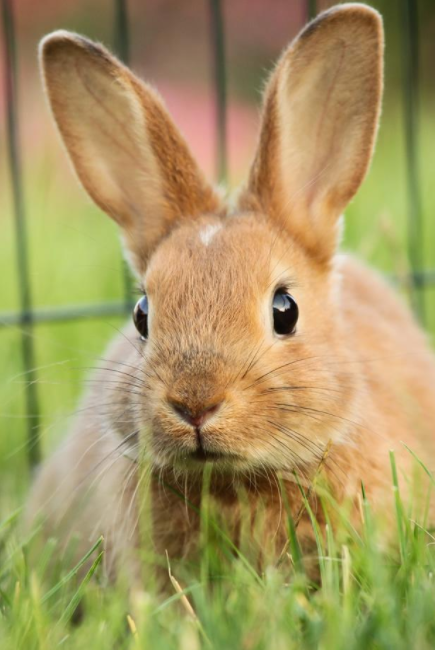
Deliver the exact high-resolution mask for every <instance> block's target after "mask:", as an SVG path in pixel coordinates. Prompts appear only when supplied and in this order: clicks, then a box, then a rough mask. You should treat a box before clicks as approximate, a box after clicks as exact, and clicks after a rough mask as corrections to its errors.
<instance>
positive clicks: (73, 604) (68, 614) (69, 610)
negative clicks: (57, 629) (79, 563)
mask: <svg viewBox="0 0 435 650" xmlns="http://www.w3.org/2000/svg"><path fill="white" fill-rule="evenodd" d="M103 555H104V551H101V552H100V553H99V554H98V555H97V557H96V558H95V560H94V562H93V563H92V566H91V568H90V569H89V571H88V572H87V574H86V575H85V577H84V578H83V580H82V581H81V583H80V585H79V588H78V589H77V591H76V592H75V594H74V596H73V597H72V598H71V600H70V601H69V603H68V605H67V606H66V608H65V610H64V612H63V614H62V616H61V617H60V620H59V624H65V623H68V621H69V620H70V619H71V618H72V616H73V614H74V612H75V611H76V609H77V607H78V606H79V604H80V601H81V599H82V598H83V594H84V593H85V589H86V587H87V585H88V583H89V581H90V580H91V578H92V576H93V575H94V573H95V571H96V570H97V568H98V566H99V565H100V563H101V560H102V559H103Z"/></svg>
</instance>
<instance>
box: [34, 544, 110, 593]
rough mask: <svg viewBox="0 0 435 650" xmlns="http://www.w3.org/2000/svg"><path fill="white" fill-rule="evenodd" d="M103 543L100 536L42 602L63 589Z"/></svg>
mask: <svg viewBox="0 0 435 650" xmlns="http://www.w3.org/2000/svg"><path fill="white" fill-rule="evenodd" d="M102 543H103V538H102V537H100V538H99V539H98V540H97V541H96V542H95V544H94V545H93V547H92V548H91V549H90V550H89V551H88V552H87V553H86V555H84V556H83V557H82V559H81V560H80V562H79V563H78V564H76V565H75V567H74V568H73V569H71V571H69V572H68V573H67V574H66V576H64V577H63V578H62V579H61V580H59V582H58V583H57V584H56V585H55V586H54V587H53V588H52V589H50V590H49V591H47V593H46V594H44V596H43V597H42V599H41V602H42V603H45V602H46V601H47V600H49V599H50V598H51V597H52V596H54V594H57V592H58V591H59V589H62V587H63V586H64V585H66V584H67V583H68V582H69V581H70V580H71V579H72V578H74V576H76V575H77V573H78V572H79V571H80V569H81V568H82V566H83V565H84V564H85V563H86V562H87V560H88V559H89V558H90V557H91V555H92V553H94V552H95V551H96V550H97V548H98V547H99V546H101V544H102Z"/></svg>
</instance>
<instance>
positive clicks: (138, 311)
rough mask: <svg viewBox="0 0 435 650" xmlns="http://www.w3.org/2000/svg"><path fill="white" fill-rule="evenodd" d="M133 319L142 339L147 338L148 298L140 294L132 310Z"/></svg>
mask: <svg viewBox="0 0 435 650" xmlns="http://www.w3.org/2000/svg"><path fill="white" fill-rule="evenodd" d="M133 321H134V324H135V326H136V329H137V331H138V332H139V334H140V335H141V338H142V340H145V339H147V338H148V298H147V297H146V296H142V298H141V299H140V300H138V301H137V303H136V306H135V308H134V310H133Z"/></svg>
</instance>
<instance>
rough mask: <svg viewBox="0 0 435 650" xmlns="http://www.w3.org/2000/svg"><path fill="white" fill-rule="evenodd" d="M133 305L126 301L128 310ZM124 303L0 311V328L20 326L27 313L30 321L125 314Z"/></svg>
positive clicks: (54, 321) (67, 319)
mask: <svg viewBox="0 0 435 650" xmlns="http://www.w3.org/2000/svg"><path fill="white" fill-rule="evenodd" d="M133 307H134V302H133V301H131V299H130V302H129V303H128V310H129V311H130V310H131V309H133ZM125 308H126V303H125V301H124V302H121V301H120V302H107V303H97V304H95V305H71V306H68V307H45V308H40V309H38V308H36V309H33V310H32V311H31V312H30V314H28V313H27V312H20V313H16V312H4V313H0V329H1V328H2V327H11V326H22V325H25V323H27V322H28V319H29V315H30V316H31V319H32V323H38V324H41V323H60V322H66V321H74V320H85V319H91V318H103V317H108V316H125Z"/></svg>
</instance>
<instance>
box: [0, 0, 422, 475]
mask: <svg viewBox="0 0 435 650" xmlns="http://www.w3.org/2000/svg"><path fill="white" fill-rule="evenodd" d="M13 1H14V0H1V6H2V28H3V44H4V45H3V47H4V57H3V60H4V64H5V71H4V79H5V88H4V94H5V99H6V133H7V147H8V160H9V167H10V184H11V193H12V199H13V212H14V222H15V245H16V259H17V269H16V272H17V275H18V280H19V310H18V311H16V312H12V313H0V328H2V327H8V326H9V327H10V326H19V328H20V332H21V350H22V364H23V369H24V371H25V372H26V375H27V381H26V386H25V393H26V395H25V400H26V403H25V408H26V414H27V422H28V431H27V456H28V462H29V465H30V466H31V467H32V466H34V465H36V464H37V463H39V461H40V459H41V448H40V416H39V414H40V408H39V398H38V388H37V387H38V384H37V379H38V377H37V372H36V370H35V349H34V338H33V329H34V327H35V325H37V324H39V323H55V322H62V321H63V322H66V321H74V320H85V319H92V318H101V317H107V316H120V315H124V314H126V313H128V312H129V311H130V310H131V308H132V291H131V277H130V274H129V272H128V269H127V268H126V267H124V271H123V286H124V299H123V300H120V301H118V302H110V303H101V304H95V305H72V306H68V307H60V308H54V307H53V308H50V307H47V308H42V309H41V308H34V307H33V301H32V292H31V284H30V265H29V258H28V239H27V229H26V221H27V217H28V215H27V209H26V204H25V192H24V187H23V175H22V164H21V148H20V124H19V118H18V116H19V112H18V105H19V94H18V70H17V54H18V53H17V41H16V30H15V24H14V4H13ZM304 1H305V7H306V12H305V13H306V17H307V19H311V18H313V17H314V16H315V14H316V9H317V7H316V5H317V3H316V0H304ZM204 2H207V3H208V10H209V25H210V39H209V40H210V49H211V57H210V58H211V63H212V66H211V76H212V79H213V84H214V86H213V87H214V97H215V101H214V105H215V130H216V131H215V132H216V177H217V180H218V181H219V182H223V183H225V181H226V179H227V118H226V114H227V91H226V86H227V84H226V69H225V42H224V37H225V29H224V16H223V0H204ZM113 3H114V6H113V9H114V29H113V49H114V50H115V52H116V53H117V55H118V57H119V58H120V59H121V60H122V61H123V62H124V63H126V64H129V63H130V31H129V25H128V5H127V0H113ZM398 5H400V12H401V36H402V48H401V50H402V53H403V61H402V88H403V115H404V123H403V128H404V136H405V155H406V170H407V184H408V188H407V189H408V202H409V203H408V210H407V214H408V219H407V223H408V231H407V241H408V257H409V265H410V269H411V272H410V274H409V276H408V277H407V278H406V279H405V281H406V283H407V285H408V287H409V289H410V291H411V296H412V303H413V306H414V309H415V312H416V313H417V315H418V317H419V318H420V319H421V321H422V322H423V323H424V320H425V289H426V288H427V287H428V286H429V285H435V269H425V268H424V265H423V256H422V243H423V239H424V233H423V221H422V210H421V191H420V182H419V179H420V174H419V147H418V112H419V111H418V109H419V106H418V98H419V77H418V70H419V47H418V46H419V38H418V5H417V2H416V0H399V2H398Z"/></svg>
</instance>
